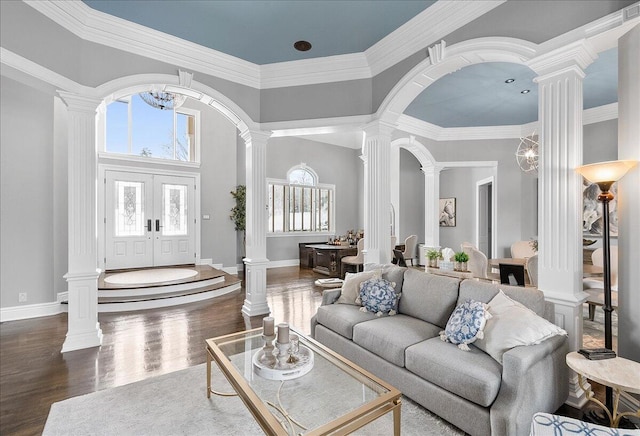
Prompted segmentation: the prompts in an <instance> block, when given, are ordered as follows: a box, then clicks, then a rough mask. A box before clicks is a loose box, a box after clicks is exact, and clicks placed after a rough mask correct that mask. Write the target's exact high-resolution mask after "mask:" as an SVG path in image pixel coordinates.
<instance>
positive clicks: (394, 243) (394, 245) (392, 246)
mask: <svg viewBox="0 0 640 436" xmlns="http://www.w3.org/2000/svg"><path fill="white" fill-rule="evenodd" d="M397 242H398V237H397V236H393V235H392V236H391V254H393V250H395V249H396V243H397ZM391 257H392V258H393V256H391Z"/></svg>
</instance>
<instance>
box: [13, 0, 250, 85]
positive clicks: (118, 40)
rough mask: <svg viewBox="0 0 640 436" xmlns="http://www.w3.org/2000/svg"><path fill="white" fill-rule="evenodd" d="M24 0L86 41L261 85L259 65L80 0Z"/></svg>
mask: <svg viewBox="0 0 640 436" xmlns="http://www.w3.org/2000/svg"><path fill="white" fill-rule="evenodd" d="M25 3H26V4H28V5H29V6H31V7H32V8H34V9H35V10H37V11H38V12H40V13H41V14H43V15H45V16H46V17H48V18H50V19H51V20H53V21H54V22H56V23H57V24H59V25H60V26H62V27H64V28H65V29H67V30H69V31H70V32H72V33H73V34H75V35H76V36H78V37H80V38H82V39H84V40H86V41H91V42H95V43H98V44H102V45H105V46H108V47H112V48H115V49H118V50H122V51H126V52H129V53H133V54H136V55H140V56H145V57H148V58H151V59H156V60H159V61H162V62H166V63H169V64H172V65H177V66H179V67H183V68H186V69H189V70H193V71H198V72H200V73H204V74H208V75H211V76H215V77H219V78H222V79H225V80H229V81H232V82H235V83H239V84H241V85H246V86H250V87H253V88H260V67H259V66H258V65H256V64H253V63H251V62H247V61H243V60H242V59H238V58H236V57H234V56H229V55H227V54H224V53H221V52H219V51H216V50H212V49H209V48H206V47H203V46H201V45H198V44H194V43H192V42H188V41H185V40H183V39H180V38H177V37H174V36H171V35H167V34H165V33H162V32H158V31H156V30H153V29H150V28H148V27H145V26H141V25H139V24H136V23H132V22H129V21H126V20H123V19H120V18H117V17H114V16H111V15H108V14H105V13H103V12H99V11H96V10H94V9H92V8H90V7H89V6H87V5H86V4H84V3H83V2H81V1H34V0H25Z"/></svg>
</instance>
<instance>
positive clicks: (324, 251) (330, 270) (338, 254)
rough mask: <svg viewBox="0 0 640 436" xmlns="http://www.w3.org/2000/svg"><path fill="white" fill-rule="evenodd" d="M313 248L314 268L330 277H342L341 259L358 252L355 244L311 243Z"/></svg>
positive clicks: (310, 246)
mask: <svg viewBox="0 0 640 436" xmlns="http://www.w3.org/2000/svg"><path fill="white" fill-rule="evenodd" d="M307 248H310V249H313V265H314V268H313V270H314V271H315V272H318V273H320V274H324V275H327V276H329V277H340V259H342V258H343V257H345V256H355V255H356V254H358V247H356V246H355V245H351V246H349V245H329V244H311V245H307Z"/></svg>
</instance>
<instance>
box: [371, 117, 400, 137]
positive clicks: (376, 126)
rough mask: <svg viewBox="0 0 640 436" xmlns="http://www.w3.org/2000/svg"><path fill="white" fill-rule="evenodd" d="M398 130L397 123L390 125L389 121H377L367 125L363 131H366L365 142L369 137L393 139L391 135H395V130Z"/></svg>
mask: <svg viewBox="0 0 640 436" xmlns="http://www.w3.org/2000/svg"><path fill="white" fill-rule="evenodd" d="M396 129H397V125H396V124H395V123H390V122H388V121H384V120H376V121H372V122H370V123H368V124H366V125H365V126H364V127H363V128H362V130H364V133H365V135H366V136H365V140H366V138H367V137H372V136H382V135H384V136H389V137H391V134H392V133H393V131H394V130H396Z"/></svg>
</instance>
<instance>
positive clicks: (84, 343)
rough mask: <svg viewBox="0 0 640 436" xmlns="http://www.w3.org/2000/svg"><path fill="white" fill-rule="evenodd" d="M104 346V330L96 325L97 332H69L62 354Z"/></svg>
mask: <svg viewBox="0 0 640 436" xmlns="http://www.w3.org/2000/svg"><path fill="white" fill-rule="evenodd" d="M100 345H102V329H101V328H100V324H99V323H96V328H95V330H92V331H89V332H74V333H71V332H67V337H66V339H65V340H64V344H62V351H61V353H67V352H69V351H75V350H82V349H84V348H93V347H99V346H100Z"/></svg>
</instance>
